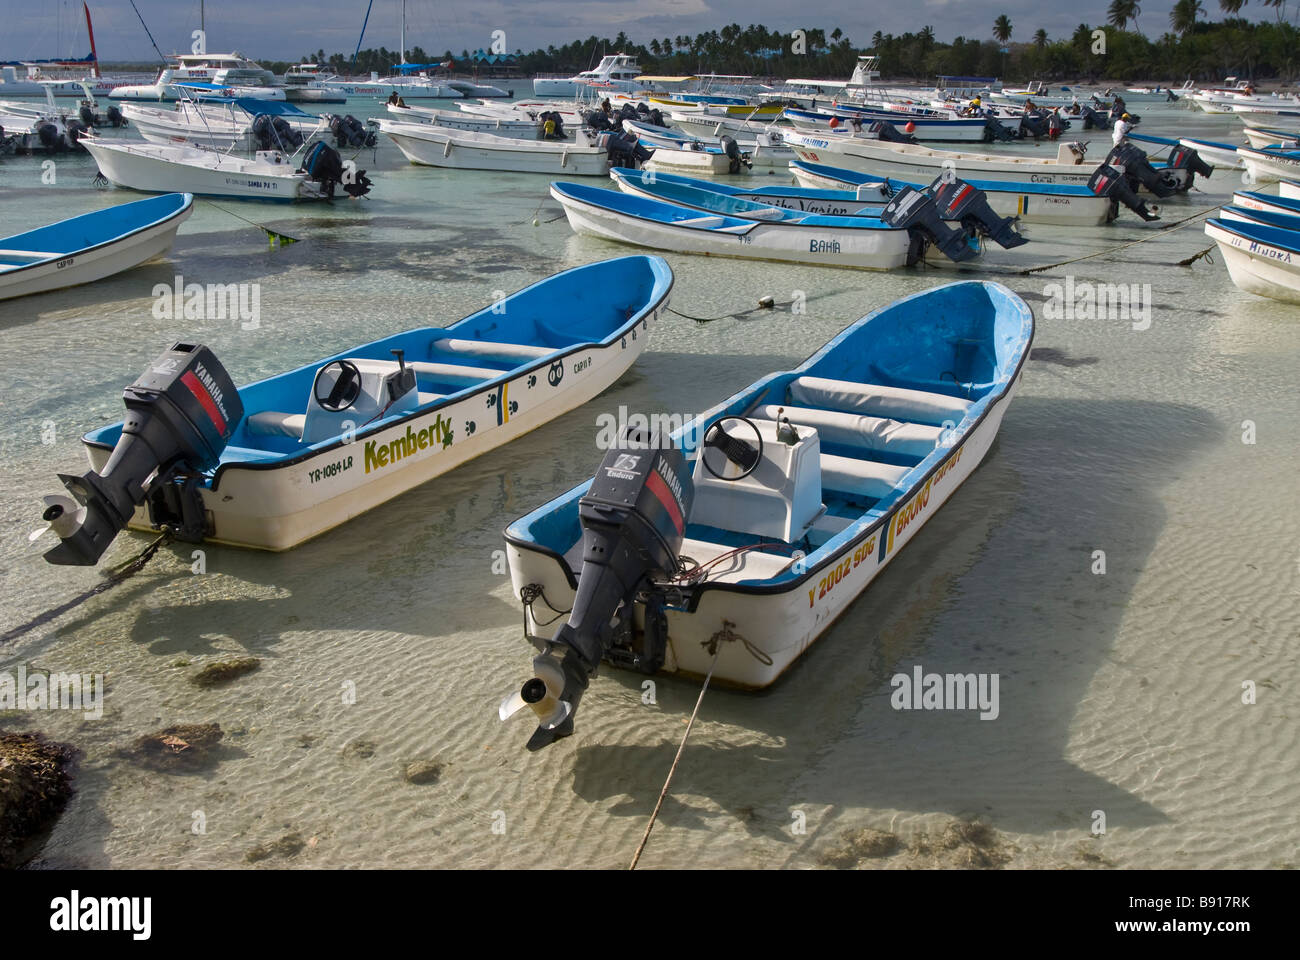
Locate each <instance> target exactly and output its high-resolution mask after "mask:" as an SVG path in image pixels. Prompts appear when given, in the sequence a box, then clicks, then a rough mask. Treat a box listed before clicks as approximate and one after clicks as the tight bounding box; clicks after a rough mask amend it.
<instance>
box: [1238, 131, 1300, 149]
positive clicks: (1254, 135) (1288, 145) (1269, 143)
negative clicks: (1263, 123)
mask: <svg viewBox="0 0 1300 960" xmlns="http://www.w3.org/2000/svg"><path fill="white" fill-rule="evenodd" d="M1242 132H1243V133H1245V134H1246V139H1247V140H1248V141H1250V145H1251V146H1252V147H1254V148H1255V149H1256V150H1262V149H1263V148H1265V147H1273V148H1274V149H1277V148H1281V149H1283V150H1295V149H1297V148H1300V132H1297V131H1295V130H1277V129H1274V128H1269V127H1251V126H1248V127H1246V129H1245V130H1244V131H1242Z"/></svg>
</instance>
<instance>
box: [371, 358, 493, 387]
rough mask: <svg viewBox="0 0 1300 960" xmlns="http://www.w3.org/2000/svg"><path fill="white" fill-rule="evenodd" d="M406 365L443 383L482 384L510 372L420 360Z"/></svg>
mask: <svg viewBox="0 0 1300 960" xmlns="http://www.w3.org/2000/svg"><path fill="white" fill-rule="evenodd" d="M406 365H407V366H408V367H410V368H411V369H412V370H414V371H415V372H416V373H417V374H423V375H424V376H426V377H432V378H433V379H434V380H440V381H442V382H443V383H466V384H472V383H482V382H483V381H484V380H493V379H495V378H496V377H499V376H501V374H503V373H507V372H508V371H506V370H493V369H492V368H491V367H468V366H462V365H461V364H459V363H425V362H422V361H418V360H412V361H407V364H406ZM393 369H397V365H396V364H394V365H393Z"/></svg>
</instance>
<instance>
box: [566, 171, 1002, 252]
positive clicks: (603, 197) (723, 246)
mask: <svg viewBox="0 0 1300 960" xmlns="http://www.w3.org/2000/svg"><path fill="white" fill-rule="evenodd" d="M551 196H552V197H553V198H554V199H555V200H556V201H557V202H559V204H560V206H562V207H563V208H564V213H565V215H566V216H567V217H568V219H569V226H570V227H572V228H573V230H574V232H575V233H579V234H584V235H586V236H592V237H601V238H603V239H606V240H614V241H616V242H619V243H629V244H632V245H633V246H639V247H649V248H650V249H652V250H669V251H672V252H675V253H700V254H705V255H709V256H720V257H739V258H741V259H746V260H778V261H783V262H788V263H810V264H818V265H820V266H828V267H853V268H857V269H862V270H894V269H898V268H899V267H905V266H912V265H914V264H916V263H917V262H919V261H920V260H921V259H922V258H923V257H924V258H925V259H926V260H927V262H934V263H941V262H943V260H944V258H945V257H946V258H948V259H950V260H954V261H964V260H971V259H974V258H976V257H978V256H979V255H980V253H981V249H980V246H979V243H978V239H977V238H974V237H969V236H967V235H965V233H963V232H962V231H959V230H956V229H954V228H951V227H948V226H946V225H944V224H943V222H942V219H941V218H940V217H939V215H938V213H937V211H935V210H934V201H933V199H928V200H923V201H922V202H921V203H920V204H918V205H917V207H916V208H915V209H909V210H907V211H905V213H907V214H909V215H911V214H917V213H918V212H922V211H930V212H932V213H933V218H932V220H931V221H930V222H929V223H928V224H923V223H922V222H920V221H914V224H913V225H908V226H895V225H891V224H890V223H889V222H887V221H886V220H885V219H872V218H868V217H830V216H819V215H815V214H795V213H793V212H792V211H789V210H781V209H778V208H776V207H772V206H768V205H764V204H757V203H749V202H747V201H744V200H738V199H736V198H734V197H724V196H721V195H718V194H714V196H715V197H716V198H717V199H716V206H715V208H714V212H713V213H704V212H702V211H701V210H699V209H696V208H693V207H686V206H682V205H680V204H676V203H667V202H665V201H663V200H656V199H651V198H649V197H645V196H638V195H634V194H630V193H621V192H619V191H615V190H606V189H603V188H601V187H594V186H587V185H584V184H577V183H562V182H556V183H552V184H551ZM896 206H897V205H896ZM881 214H882V218H883V217H886V216H889V215H890V214H889V211H885V210H882V212H881Z"/></svg>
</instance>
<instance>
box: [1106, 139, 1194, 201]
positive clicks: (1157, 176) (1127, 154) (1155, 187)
mask: <svg viewBox="0 0 1300 960" xmlns="http://www.w3.org/2000/svg"><path fill="white" fill-rule="evenodd" d="M1103 163H1104V164H1105V165H1106V166H1110V167H1114V168H1115V169H1117V170H1122V171H1123V172H1124V175H1125V176H1126V177H1127V178H1128V179H1129V186H1130V188H1131V189H1132V190H1133V191H1134V192H1135V193H1136V192H1137V188H1138V184H1141V185H1142V186H1144V187H1146V188H1147V189H1148V190H1149V191H1151V192H1152V193H1154V194H1155V195H1156V196H1157V197H1160V198H1162V199H1163V198H1164V197H1168V196H1172V195H1173V194H1174V193H1176V192H1177V190H1178V187H1177V184H1176V182H1174V181H1173V179H1172V178H1170V177H1166V176H1164V175H1162V174H1161V173H1159V172H1157V171H1156V169H1155V167H1153V166H1151V164H1150V163H1149V162H1148V161H1147V156H1146V154H1145V153H1143V152H1142V150H1141V149H1140V148H1139V147H1137V146H1135V145H1133V144H1131V143H1127V142H1125V143H1121V144H1120V145H1119V146H1117V147H1114V148H1113V149H1112V150H1111V151H1110V153H1108V154H1106V159H1105V160H1104V161H1103Z"/></svg>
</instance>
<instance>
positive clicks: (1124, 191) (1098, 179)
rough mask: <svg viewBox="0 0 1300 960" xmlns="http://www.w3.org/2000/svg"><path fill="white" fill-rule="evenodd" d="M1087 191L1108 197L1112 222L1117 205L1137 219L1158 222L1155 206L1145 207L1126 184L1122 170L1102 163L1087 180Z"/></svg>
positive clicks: (1144, 203) (1144, 202)
mask: <svg viewBox="0 0 1300 960" xmlns="http://www.w3.org/2000/svg"><path fill="white" fill-rule="evenodd" d="M1088 189H1089V190H1091V191H1092V192H1093V193H1094V194H1096V195H1097V196H1099V197H1110V217H1109V218H1108V219H1110V220H1114V219H1115V214H1116V211H1117V210H1118V209H1119V204H1121V203H1123V204H1124V206H1126V207H1128V208H1129V209H1130V210H1132V211H1133V212H1134V213H1136V214H1137V215H1138V216H1139V217H1141V218H1142V219H1143V220H1146V221H1147V222H1150V221H1152V220H1159V219H1160V216H1159V212H1158V209H1159V208H1157V207H1156V206H1154V205H1152V206H1151V207H1150V208H1148V207H1147V204H1146V201H1145V200H1143V199H1142V198H1141V197H1139V196H1138V195H1137V193H1136V191H1134V189H1133V187H1132V186H1130V184H1129V182H1128V177H1126V176H1125V175H1124V171H1123V170H1119V169H1116V168H1115V167H1112V166H1111V165H1110V164H1108V163H1103V164H1102V165H1101V166H1099V167H1098V168H1097V169H1096V170H1095V171H1093V174H1092V176H1091V177H1090V178H1089V179H1088Z"/></svg>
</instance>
